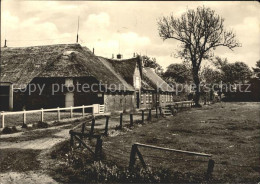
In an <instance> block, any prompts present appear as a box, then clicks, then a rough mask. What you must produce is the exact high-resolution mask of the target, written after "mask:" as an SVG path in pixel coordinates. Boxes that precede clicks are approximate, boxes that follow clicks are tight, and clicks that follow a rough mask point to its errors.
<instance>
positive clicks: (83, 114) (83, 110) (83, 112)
mask: <svg viewBox="0 0 260 184" xmlns="http://www.w3.org/2000/svg"><path fill="white" fill-rule="evenodd" d="M84 107H85V106H84V105H82V116H83V117H84V116H85V108H84Z"/></svg>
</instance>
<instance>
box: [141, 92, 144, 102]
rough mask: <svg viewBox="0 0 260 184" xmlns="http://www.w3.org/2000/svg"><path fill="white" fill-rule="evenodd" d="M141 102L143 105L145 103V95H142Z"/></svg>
mask: <svg viewBox="0 0 260 184" xmlns="http://www.w3.org/2000/svg"><path fill="white" fill-rule="evenodd" d="M140 101H141V104H143V103H144V95H143V94H141V99H140Z"/></svg>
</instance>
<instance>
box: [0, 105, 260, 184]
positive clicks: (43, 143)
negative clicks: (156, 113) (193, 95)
mask: <svg viewBox="0 0 260 184" xmlns="http://www.w3.org/2000/svg"><path fill="white" fill-rule="evenodd" d="M259 115H260V103H246V102H243V103H217V104H214V105H210V106H204V107H203V108H201V109H191V110H189V111H183V112H180V113H178V114H177V115H176V116H173V117H168V118H161V119H160V120H158V121H155V120H154V121H153V122H152V123H146V124H144V125H138V126H136V127H135V128H134V129H133V130H130V131H127V132H122V133H120V132H119V131H114V130H110V131H109V133H110V136H109V137H107V138H104V140H103V148H104V149H103V150H104V153H105V156H106V160H107V161H111V162H116V163H117V164H119V165H120V164H121V165H123V166H126V165H127V164H128V162H129V155H130V150H131V146H132V144H133V143H135V142H140V143H146V144H151V145H158V146H163V147H169V148H175V149H182V150H187V151H197V152H204V153H210V154H212V155H213V159H214V160H215V162H216V165H215V168H214V172H213V177H214V178H215V179H216V181H218V182H232V183H237V182H242V183H245V182H246V183H247V182H254V183H256V182H259V181H260V180H259V141H260V134H259V131H260V122H259V121H260V117H259ZM124 118H125V119H124V120H125V121H129V120H128V117H124ZM139 118H140V117H139ZM83 121H84V120H81V121H78V122H77V123H73V124H71V125H61V126H56V127H51V128H46V129H38V130H33V131H28V132H23V133H21V132H19V133H15V134H9V135H0V183H29V184H30V183H55V182H56V181H55V180H54V179H53V178H52V177H51V176H49V175H48V173H49V172H48V170H50V169H52V168H54V167H56V168H58V167H59V164H60V160H59V158H57V159H56V158H55V159H53V158H51V157H50V156H49V155H48V154H49V153H50V151H53V149H55V145H57V144H58V143H59V142H62V141H64V140H67V139H68V138H69V133H68V132H69V130H70V129H71V128H72V127H74V126H76V125H77V124H79V123H81V122H83ZM118 121H119V120H118V117H116V118H114V119H111V124H110V126H112V127H115V126H117V125H118ZM104 123H105V120H104V119H100V120H97V121H96V125H97V127H96V128H99V129H103V128H104ZM88 127H89V125H88ZM140 151H141V153H142V154H143V156H144V159H145V161H146V163H147V164H148V165H150V166H152V167H158V166H165V167H169V168H171V169H172V170H179V171H190V172H195V173H196V174H202V173H203V172H204V171H205V170H206V168H207V159H202V158H197V157H196V158H194V157H184V156H183V155H176V154H171V153H166V152H160V151H153V150H149V149H144V148H140ZM47 155H48V156H47ZM198 160H199V161H198ZM137 163H139V161H138V160H137ZM60 174H61V173H56V175H60ZM52 176H53V175H52ZM56 177H57V176H55V177H54V178H56ZM59 177H65V176H62V175H61V176H59Z"/></svg>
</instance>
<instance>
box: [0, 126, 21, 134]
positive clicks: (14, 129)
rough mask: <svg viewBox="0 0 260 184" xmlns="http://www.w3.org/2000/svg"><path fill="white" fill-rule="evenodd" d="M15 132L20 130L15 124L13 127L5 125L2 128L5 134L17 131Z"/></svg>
mask: <svg viewBox="0 0 260 184" xmlns="http://www.w3.org/2000/svg"><path fill="white" fill-rule="evenodd" d="M15 132H18V130H17V129H16V127H15V126H13V127H5V128H3V130H2V133H3V134H12V133H15Z"/></svg>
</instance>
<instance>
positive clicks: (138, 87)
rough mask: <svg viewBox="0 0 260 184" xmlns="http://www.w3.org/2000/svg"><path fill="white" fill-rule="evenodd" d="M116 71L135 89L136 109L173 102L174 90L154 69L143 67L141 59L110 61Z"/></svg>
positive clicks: (108, 60)
mask: <svg viewBox="0 0 260 184" xmlns="http://www.w3.org/2000/svg"><path fill="white" fill-rule="evenodd" d="M99 58H100V59H102V60H106V61H107V62H109V63H111V65H112V66H113V67H114V68H115V71H116V72H117V73H118V74H119V75H121V76H122V77H123V78H124V79H125V80H126V82H127V83H128V84H129V85H131V86H133V87H134V89H135V101H136V108H154V107H155V106H156V105H157V106H166V105H169V104H170V103H172V102H173V95H174V89H173V88H171V87H170V86H169V85H168V84H167V83H166V82H165V81H164V80H163V79H162V78H161V77H160V76H158V75H157V74H156V73H155V72H154V69H152V68H148V67H143V66H142V61H141V60H140V57H134V58H130V59H108V58H103V57H99Z"/></svg>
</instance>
